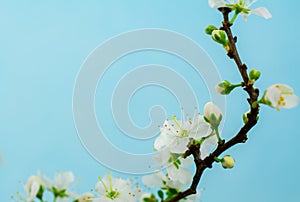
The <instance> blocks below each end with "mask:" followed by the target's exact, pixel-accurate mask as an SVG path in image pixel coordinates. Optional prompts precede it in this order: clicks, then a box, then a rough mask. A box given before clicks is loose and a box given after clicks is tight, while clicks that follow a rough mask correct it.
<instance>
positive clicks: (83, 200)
mask: <svg viewBox="0 0 300 202" xmlns="http://www.w3.org/2000/svg"><path fill="white" fill-rule="evenodd" d="M92 198H93V194H91V193H84V194H82V195H80V196H77V197H75V200H74V202H90V201H92Z"/></svg>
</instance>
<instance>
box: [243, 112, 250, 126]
mask: <svg viewBox="0 0 300 202" xmlns="http://www.w3.org/2000/svg"><path fill="white" fill-rule="evenodd" d="M248 113H249V112H246V113H244V114H243V121H244V124H246V123H248V121H249V119H248Z"/></svg>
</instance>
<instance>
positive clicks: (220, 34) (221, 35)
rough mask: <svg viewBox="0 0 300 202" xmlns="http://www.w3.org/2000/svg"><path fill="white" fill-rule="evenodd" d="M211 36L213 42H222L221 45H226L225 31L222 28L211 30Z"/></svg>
mask: <svg viewBox="0 0 300 202" xmlns="http://www.w3.org/2000/svg"><path fill="white" fill-rule="evenodd" d="M211 37H212V39H213V40H214V41H215V42H217V43H219V44H222V45H223V46H227V45H228V44H227V40H226V33H225V32H224V31H223V30H214V31H212V33H211Z"/></svg>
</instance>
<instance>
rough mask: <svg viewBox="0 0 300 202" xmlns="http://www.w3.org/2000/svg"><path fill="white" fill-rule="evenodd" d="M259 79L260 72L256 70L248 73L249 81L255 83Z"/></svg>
mask: <svg viewBox="0 0 300 202" xmlns="http://www.w3.org/2000/svg"><path fill="white" fill-rule="evenodd" d="M259 77H260V71H258V70H256V69H252V70H251V71H250V72H249V78H250V80H252V81H256V80H258V79H259Z"/></svg>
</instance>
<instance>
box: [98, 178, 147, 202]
mask: <svg viewBox="0 0 300 202" xmlns="http://www.w3.org/2000/svg"><path fill="white" fill-rule="evenodd" d="M96 191H97V192H98V193H99V194H100V198H95V199H93V200H92V201H93V202H136V200H137V199H139V198H140V196H141V189H140V188H139V187H134V188H132V187H131V183H130V181H129V180H123V179H121V178H113V177H112V175H111V174H110V175H106V176H105V177H104V178H100V182H98V183H97V184H96Z"/></svg>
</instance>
